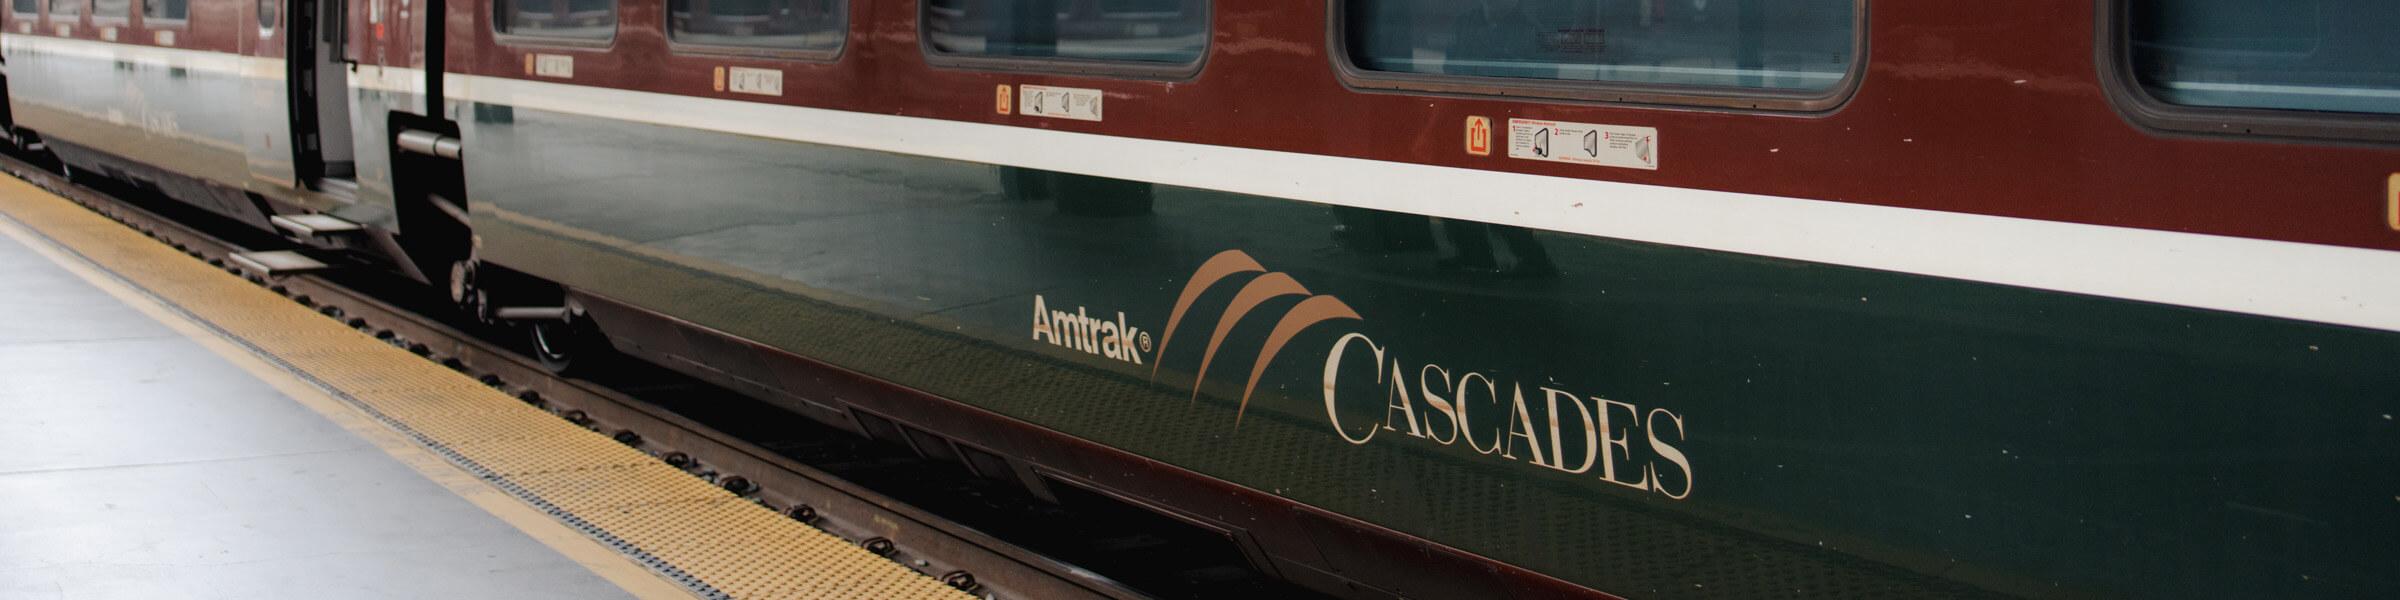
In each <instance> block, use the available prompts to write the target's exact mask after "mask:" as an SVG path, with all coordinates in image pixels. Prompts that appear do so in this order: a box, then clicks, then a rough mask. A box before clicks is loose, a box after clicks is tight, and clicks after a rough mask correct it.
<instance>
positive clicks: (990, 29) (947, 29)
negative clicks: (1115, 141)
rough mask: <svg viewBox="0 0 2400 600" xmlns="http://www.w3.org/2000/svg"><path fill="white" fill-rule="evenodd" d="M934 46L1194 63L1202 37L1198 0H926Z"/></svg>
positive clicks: (1204, 26) (1204, 10) (1204, 12)
mask: <svg viewBox="0 0 2400 600" xmlns="http://www.w3.org/2000/svg"><path fill="white" fill-rule="evenodd" d="M924 6H925V12H924V17H925V35H926V38H927V40H928V41H929V42H930V43H931V44H932V46H933V48H934V49H935V50H937V51H940V52H943V53H947V54H967V55H982V56H998V57H1043V58H1053V57H1055V58H1076V59H1093V60H1132V61H1144V62H1157V63H1190V62H1194V61H1197V60H1198V59H1199V57H1200V51H1201V49H1202V48H1203V47H1205V46H1206V45H1207V42H1208V4H1207V2H1205V1H1204V0H927V1H926V2H925V4H924Z"/></svg>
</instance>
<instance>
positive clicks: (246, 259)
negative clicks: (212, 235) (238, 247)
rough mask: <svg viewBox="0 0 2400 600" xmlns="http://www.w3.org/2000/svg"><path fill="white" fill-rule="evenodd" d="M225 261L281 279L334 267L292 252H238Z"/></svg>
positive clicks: (259, 273) (265, 275)
mask: <svg viewBox="0 0 2400 600" xmlns="http://www.w3.org/2000/svg"><path fill="white" fill-rule="evenodd" d="M225 259H226V260H227V261H230V262H232V263H233V264H234V265H236V266H240V267H241V268H242V269H243V270H246V271H249V272H251V273H252V274H255V275H260V276H264V277H281V276H284V275H295V274H299V273H308V272H314V271H323V270H326V269H331V268H333V265H328V264H325V263H324V262H323V261H319V260H317V259H314V258H309V257H308V255H306V254H301V253H298V252H293V251H290V250H269V251H265V252H236V253H233V254H230V255H227V256H226V257H225Z"/></svg>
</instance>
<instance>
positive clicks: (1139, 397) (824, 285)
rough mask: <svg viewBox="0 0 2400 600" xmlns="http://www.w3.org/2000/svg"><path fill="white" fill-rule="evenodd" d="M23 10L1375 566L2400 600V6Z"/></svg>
mask: <svg viewBox="0 0 2400 600" xmlns="http://www.w3.org/2000/svg"><path fill="white" fill-rule="evenodd" d="M0 31H4V32H5V33H0V58H4V59H5V61H6V68H7V73H6V76H7V77H6V81H5V84H6V94H7V108H8V112H7V114H6V119H7V120H8V123H6V125H7V126H8V131H9V132H10V133H11V136H10V137H11V139H14V140H17V141H18V142H20V143H22V144H25V145H27V146H29V147H31V146H35V145H38V147H40V148H43V149H46V150H47V151H48V152H51V153H54V154H55V155H56V157H57V158H58V159H60V160H61V161H62V162H63V163H64V164H65V165H67V166H68V167H69V168H71V169H74V170H76V171H78V172H81V173H86V174H93V175H97V176H105V177H111V178H116V179H121V180H124V181H126V182H130V183H132V184H135V185H138V186H141V187H145V188H151V189H155V190H157V191H159V192H161V193H163V194H164V195H167V196H170V197H173V198H175V199H178V200H180V201H182V202H187V203H190V204H193V205H197V206H200V207H203V208H205V209H207V210H210V211H213V212H215V213H218V214H221V215H223V216H225V217H227V218H230V219H234V220H238V221H241V222H244V223H248V224H251V225H252V226H255V227H257V228H259V229H261V230H266V231H273V232H278V233H281V234H283V235H285V236H287V237H290V238H291V239H293V240H296V241H298V242H301V243H305V244H309V245H311V246H314V247H316V248H319V249H321V250H322V251H323V252H325V253H329V254H346V255H349V256H356V257H365V258H370V259H373V260H379V261H385V262H386V263H387V264H389V265H390V266H391V267H392V268H393V269H396V270H398V271H400V272H402V273H404V274H406V275H408V276H410V277H413V278H416V279H418V280H421V281H423V282H425V283H426V284H428V286H430V288H431V289H432V290H435V291H439V292H441V293H446V294H447V295H448V296H449V297H450V298H451V299H452V300H453V301H455V302H456V303H458V304H459V305H460V306H461V308H462V309H465V310H468V311H472V312H473V313H474V314H477V315H481V316H483V317H484V318H487V319H492V320H496V321H506V322H512V323H517V324H520V325H522V326H523V327H524V328H525V329H526V330H528V331H530V332H531V335H532V337H533V338H534V340H535V347H536V348H537V349H538V350H539V351H540V352H541V353H542V354H543V356H544V358H545V360H546V361H548V362H549V363H550V364H552V365H554V366H556V367H559V368H572V367H573V366H574V364H575V361H576V360H577V359H584V360H587V361H588V360H590V357H591V356H593V355H594V354H593V353H598V352H606V351H611V350H613V351H616V352H621V353H623V354H625V355H630V356H634V357H639V358H641V359H644V360H648V361H653V362H656V363H657V364H660V365H665V366H667V367H671V368H673V369H677V370H680V371H683V372H686V373H689V374H691V375H694V376H697V377H702V378H705V379H708V380H710V381H713V382H716V383H720V384H723V385H725V386H728V387H732V388H736V389H739V390H742V391H744V392H746V393H749V394H753V395H756V396H758V397H760V398H763V399H766V400H769V401H771V402H774V403H776V404H778V405H780V406H783V407H786V408H788V409H790V411H791V412H792V413H793V414H794V415H795V418H799V417H808V418H814V419H819V420H823V421H826V422H830V423H835V424H838V425H841V426H843V427H847V428H849V429H851V430H854V431H856V432H858V433H860V434H862V435H870V436H876V437H880V438H885V439H890V440H893V441H895V442H897V443H901V444H907V445H909V447H911V448H914V449H915V450H916V451H918V452H922V453H924V454H926V455H928V456H936V457H944V458H949V459H954V460H957V461H959V462H961V463H963V464H965V465H967V468H969V469H972V470H973V471H974V472H975V473H978V474H980V475H983V476H987V477H992V478H995V479H1000V480H1004V481H1010V482H1016V483H1019V484H1022V485H1023V486H1025V487H1026V488H1028V489H1030V490H1032V491H1033V492H1034V493H1035V494H1037V495H1044V496H1056V495H1057V494H1060V493H1062V491H1061V490H1080V491H1082V492H1089V493H1095V494H1098V495H1101V496H1105V497H1109V498H1115V499H1118V500H1121V501H1123V502H1126V503H1130V504H1133V505H1136V506H1139V507H1142V508H1145V509H1147V510H1152V511H1156V512H1158V513H1161V514H1165V515H1169V516H1172V517H1174V518H1177V519H1180V520H1182V521H1184V522H1188V523H1191V524H1193V525H1195V526H1198V527H1202V528H1205V529H1207V530H1208V531H1211V532H1215V533H1216V534H1221V536H1222V537H1223V538H1224V539H1225V540H1226V542H1227V544H1228V548H1232V549H1234V551H1238V552H1240V553H1241V554H1242V556H1244V557H1247V558H1246V560H1247V561H1248V563H1249V564H1251V565H1252V566H1254V567H1255V568H1257V569H1259V570H1260V571H1262V572H1264V573H1268V574H1271V575H1273V576H1274V577H1278V578H1281V579H1285V580H1288V581H1291V582H1294V583H1296V584H1298V585H1301V586H1305V587H1307V588H1311V589H1315V590H1319V591H1323V592H1325V593H1328V594H1332V595H1336V596H1342V597H1354V598H1400V597H1407V598H1434V597H1460V598H1470V597H1471V598H1547V597H1586V596H1616V597H1628V598H1651V597H1812V598H1854V597H1863V596H1905V597H1930V596H1944V597H1987V596H1988V597H2159V598H2164V597H2273V598H2302V597H2396V596H2400V569H2395V568H2393V567H2395V566H2400V543H2395V542H2394V539H2395V535H2400V423H2395V422H2394V414H2395V413H2400V362H2396V359H2400V44H2396V43H2393V40H2394V37H2393V32H2395V31H2400V3H2392V2H2383V1H2377V0H2175V1H2169V0H2018V1H2009V2H1940V1H1931V0H1780V1H1770V0H1579V1H1569V0H9V7H8V12H7V14H6V15H5V16H4V17H0ZM429 293H431V292H429ZM587 365H588V363H587Z"/></svg>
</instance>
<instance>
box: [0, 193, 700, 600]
mask: <svg viewBox="0 0 2400 600" xmlns="http://www.w3.org/2000/svg"><path fill="white" fill-rule="evenodd" d="M186 328H187V329H188V328H189V327H188V326H187V327H186ZM203 341H204V340H196V339H194V338H193V337H190V336H188V335H186V332H182V331H178V330H177V328H175V327H170V326H169V325H168V324H165V323H162V322H161V321H159V320H157V319H154V318H152V317H151V316H150V315H147V314H145V313H144V312H142V311H140V310H136V309H135V308H133V307H130V306H128V305H126V304H125V303H124V302H122V301H120V300H119V299H118V298H116V297H114V296H112V295H110V294H108V293H106V292H104V291H103V290H102V289H100V288H97V287H95V286H94V285H93V284H92V283H90V282H87V281H86V280H84V279H83V278H81V277H79V276H78V275H76V274H75V273H73V272H70V271H69V270H68V269H66V268H62V267H61V266H60V265H59V264H56V263H54V262H52V261H51V260H49V259H47V258H45V257H44V256H43V255H41V254H38V253H36V252H34V251H33V250H32V249H30V248H28V247H27V246H26V245H25V244H24V243H21V242H19V241H17V240H15V239H12V238H10V237H8V236H0V443H4V444H5V447H6V448H7V450H6V451H5V452H0V598H11V599H99V598H127V599H136V598H138V599H144V600H149V599H159V598H241V599H271V598H509V599H525V598H576V599H586V598H630V597H636V594H635V593H632V592H628V591H627V590H626V589H623V588H621V587H620V585H619V583H618V582H614V581H612V578H611V577H604V576H603V575H602V574H601V573H600V572H596V569H598V570H603V571H610V575H612V576H613V577H614V578H615V579H624V578H626V577H634V578H636V579H630V580H627V581H631V582H632V583H633V584H634V586H635V587H636V588H639V589H637V591H641V592H644V593H643V594H641V595H643V596H648V597H660V596H661V594H660V593H659V592H660V591H661V590H664V591H665V592H667V593H671V594H673V595H678V596H683V597H689V595H688V594H685V593H683V592H682V590H681V589H680V588H676V587H674V586H672V585H669V584H666V583H665V582H664V581H663V580H659V579H657V578H656V577H655V576H653V575H651V574H650V573H649V572H648V571H647V570H645V569H643V568H642V567H640V566H638V565H636V564H634V563H632V562H631V561H629V560H625V559H624V558H623V557H622V556H621V555H618V554H615V553H613V552H610V551H608V550H606V549H604V548H602V547H600V546H598V545H597V544H595V543H591V542H589V541H588V540H582V541H583V543H586V544H589V545H590V546H591V547H590V548H588V549H580V550H579V549H577V548H575V547H573V546H568V547H567V548H565V549H562V548H558V547H553V544H552V543H546V542H545V541H544V540H542V539H537V538H536V537H535V535H534V534H529V533H527V532H526V531H524V530H521V529H520V526H521V525H524V524H525V523H523V522H522V521H524V519H522V518H520V519H518V521H519V522H511V521H510V520H509V519H504V518H503V516H500V515H495V514H494V513H493V512H491V511H489V510H487V509H486V508H484V507H482V506H479V505H478V503H476V502H474V501H471V500H470V499H469V496H462V495H461V491H460V490H461V489H464V490H466V493H468V494H470V495H472V494H474V493H475V492H474V487H473V486H482V485H484V484H483V483H482V482H480V481H477V480H475V479H474V478H473V477H471V476H467V475H465V474H464V473H463V472H458V473H456V474H455V477H443V479H447V480H448V481H436V479H433V478H429V477H428V474H427V473H425V472H423V471H422V470H421V469H422V468H426V467H430V468H436V469H443V468H451V467H450V466H449V465H447V464H444V463H440V461H439V460H438V459H432V460H427V459H430V457H431V455H430V454H425V455H424V456H422V457H413V458H412V457H408V456H407V455H406V454H405V452H406V450H407V449H406V448H405V447H402V448H400V451H401V452H402V453H403V454H401V455H395V454H394V452H393V451H392V449H391V448H387V446H388V445H389V444H379V443H378V442H377V441H376V440H372V439H369V437H367V436H368V435H372V432H373V430H371V429H369V430H359V429H357V428H356V427H345V426H344V424H342V423H337V422H336V419H335V418H329V417H328V416H327V415H326V414H321V413H320V412H319V411H318V410H314V409H312V408H310V407H308V406H305V405H304V404H303V403H302V402H300V401H298V400H296V399H295V398H293V397H291V396H290V395H288V394H286V393H285V391H284V390H283V389H279V388H278V386H277V385H276V384H274V383H271V382H269V381H265V380H262V379H261V378H260V377H258V376H256V375H254V374H253V373H251V372H249V371H247V370H245V369H243V368H241V367H240V366H237V365H235V364H233V363H232V362H229V360H228V358H226V357H224V356H221V355H220V354H219V353H217V352H213V351H211V350H210V349H209V348H208V347H206V346H205V345H204V343H203ZM352 425H353V426H357V425H363V426H366V427H379V425H376V424H374V423H371V422H359V423H352ZM362 432H363V433H364V434H365V435H362ZM387 441H388V440H387ZM404 459H407V460H404ZM410 463H416V464H414V465H412V464H410ZM434 473H435V474H436V475H437V476H439V474H440V472H439V471H435V472H434ZM462 486H465V487H462ZM502 500H505V501H513V499H508V498H502ZM533 514H538V513H533ZM532 525H537V526H538V525H541V523H532ZM550 526H551V527H558V526H557V525H556V524H555V523H552V524H550ZM547 537H549V538H551V540H552V541H553V542H558V541H559V540H558V539H557V536H555V535H548V536H547ZM578 539H580V538H578ZM575 541H577V540H573V539H570V540H564V542H567V543H571V542H575ZM570 553H571V554H575V556H570ZM612 561H613V562H612ZM645 578H646V579H649V580H650V582H649V583H650V584H651V585H647V586H645V585H643V583H644V582H643V581H642V579H645Z"/></svg>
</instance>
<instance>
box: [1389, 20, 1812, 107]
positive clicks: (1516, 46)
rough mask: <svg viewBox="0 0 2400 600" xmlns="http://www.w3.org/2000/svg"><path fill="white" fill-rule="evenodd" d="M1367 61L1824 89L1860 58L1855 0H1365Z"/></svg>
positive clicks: (1566, 76) (1541, 77) (1537, 77)
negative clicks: (1592, 0)
mask: <svg viewBox="0 0 2400 600" xmlns="http://www.w3.org/2000/svg"><path fill="white" fill-rule="evenodd" d="M1342 12H1343V13H1344V14H1343V15H1341V18H1342V20H1343V23H1342V25H1343V27H1344V32H1345V35H1344V36H1343V37H1344V39H1343V40H1342V44H1343V45H1344V46H1345V49H1346V50H1348V55H1349V62H1350V65H1351V66H1353V67H1354V68H1356V69H1358V70H1361V71H1373V72H1383V73H1401V74H1411V75H1419V76H1463V77H1475V78H1486V79H1492V80H1502V81H1501V83H1503V84H1505V83H1506V81H1505V80H1532V81H1551V82H1555V81H1569V82H1600V83H1606V84H1619V85H1631V86H1686V87H1690V86H1700V87H1714V88H1734V89H1748V90H1767V91H1776V92H1796V93H1803V94H1822V93H1827V92H1831V91H1834V90H1835V89H1836V88H1837V87H1840V86H1841V85H1842V84H1843V82H1844V81H1845V80H1846V79H1847V78H1848V77H1849V74H1850V72H1851V69H1852V63H1853V61H1855V60H1857V48H1858V44H1857V38H1858V35H1859V32H1858V24H1859V14H1858V4H1857V2H1856V1H1855V0H1638V1H1616V2H1591V1H1589V0H1466V1H1463V2H1462V1H1458V0H1355V1H1352V2H1346V3H1344V4H1343V11H1342Z"/></svg>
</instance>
